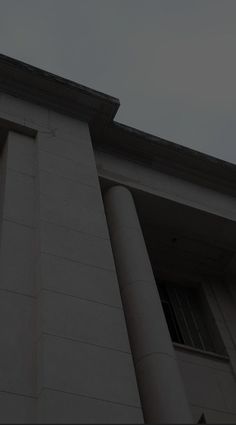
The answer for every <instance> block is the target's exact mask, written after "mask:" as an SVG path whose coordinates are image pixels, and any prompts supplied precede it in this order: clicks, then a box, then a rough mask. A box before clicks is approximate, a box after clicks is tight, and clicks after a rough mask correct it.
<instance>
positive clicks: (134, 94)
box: [0, 0, 236, 163]
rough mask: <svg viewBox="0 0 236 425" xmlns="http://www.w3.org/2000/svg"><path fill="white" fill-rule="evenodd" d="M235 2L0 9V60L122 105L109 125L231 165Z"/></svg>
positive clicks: (27, 4) (57, 3) (94, 2)
mask: <svg viewBox="0 0 236 425" xmlns="http://www.w3.org/2000/svg"><path fill="white" fill-rule="evenodd" d="M235 46H236V0H221V1H219V0H119V1H118V0H41V1H38V0H0V52H1V53H3V54H6V55H9V56H12V57H14V58H16V59H19V60H22V61H24V62H27V63H30V64H32V65H35V66H37V67H39V68H43V69H45V70H47V71H50V72H53V73H55V74H58V75H61V76H63V77H66V78H69V79H71V80H73V81H76V82H78V83H81V84H84V85H87V86H89V87H92V88H94V89H96V90H100V91H102V92H104V93H107V94H110V95H112V96H116V97H118V98H119V99H120V101H121V106H120V110H119V112H118V114H117V116H116V118H115V120H116V121H119V122H122V123H124V124H127V125H130V126H133V127H135V128H138V129H140V130H143V131H146V132H148V133H152V134H155V135H158V136H160V137H164V138H167V139H169V140H171V141H173V142H176V143H180V144H182V145H185V146H188V147H191V148H193V149H197V150H200V151H202V152H205V153H208V154H211V155H213V156H217V157H220V158H222V159H225V160H226V161H230V162H234V163H236V120H235V111H236V84H235V80H236V54H235V50H236V48H235Z"/></svg>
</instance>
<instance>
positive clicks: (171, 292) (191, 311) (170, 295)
mask: <svg viewBox="0 0 236 425" xmlns="http://www.w3.org/2000/svg"><path fill="white" fill-rule="evenodd" d="M158 289H159V293H160V297H161V301H162V306H163V310H164V313H165V317H166V321H167V325H168V328H169V332H170V335H171V338H172V341H173V342H176V343H179V344H183V345H188V346H191V347H194V348H198V349H200V350H204V351H211V352H215V353H218V354H225V349H224V346H223V343H222V341H221V339H220V336H219V333H218V331H217V329H216V325H215V324H214V320H213V317H212V316H211V313H210V309H209V307H208V308H207V305H206V303H204V302H203V299H202V296H201V293H200V291H199V290H198V289H197V288H192V287H186V286H182V285H179V286H174V285H172V284H168V283H163V284H160V285H158Z"/></svg>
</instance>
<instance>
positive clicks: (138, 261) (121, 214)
mask: <svg viewBox="0 0 236 425" xmlns="http://www.w3.org/2000/svg"><path fill="white" fill-rule="evenodd" d="M105 206H106V214H107V220H108V226H109V230H110V237H111V243H112V248H113V253H114V258H115V263H116V269H117V275H118V280H119V284H120V290H121V295H122V301H123V305H124V311H125V315H126V321H127V327H128V333H129V337H130V343H131V348H132V353H133V357H134V363H135V369H136V375H137V381H138V386H139V391H140V397H141V401H142V406H143V411H144V417H145V421H146V422H148V423H149V422H151V423H159V422H161V423H192V417H191V413H190V409H189V405H188V402H187V399H186V395H185V390H184V386H183V382H182V378H181V376H180V372H179V368H178V363H177V360H176V357H175V352H174V349H173V345H172V342H171V339H170V335H169V331H168V327H167V324H166V320H165V316H164V313H163V309H162V305H161V301H160V297H159V294H158V290H157V286H156V282H155V278H154V275H153V272H152V267H151V264H150V260H149V256H148V253H147V249H146V246H145V241H144V238H143V234H142V230H141V227H140V224H139V220H138V216H137V213H136V209H135V204H134V201H133V198H132V195H131V193H130V192H129V190H128V189H126V188H125V187H122V186H115V187H112V188H111V189H110V190H109V191H108V192H107V194H106V197H105Z"/></svg>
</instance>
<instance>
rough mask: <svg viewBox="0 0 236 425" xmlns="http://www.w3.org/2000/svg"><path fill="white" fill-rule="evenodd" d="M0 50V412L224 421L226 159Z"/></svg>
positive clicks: (31, 417)
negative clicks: (129, 119)
mask: <svg viewBox="0 0 236 425" xmlns="http://www.w3.org/2000/svg"><path fill="white" fill-rule="evenodd" d="M118 107H119V101H118V100H117V99H115V98H113V97H110V96H107V95H104V94H102V93H99V92H96V91H94V90H91V89H89V88H87V87H84V86H81V85H79V84H76V83H73V82H71V81H68V80H65V79H63V78H60V77H58V76H55V75H52V74H50V73H47V72H44V71H42V70H39V69H37V68H34V67H32V66H29V65H27V64H24V63H22V62H20V61H16V60H14V59H11V58H9V57H6V56H4V55H0V144H1V160H0V175H1V180H0V211H1V227H0V237H1V239H0V243H1V245H0V249H1V251H0V290H1V291H0V294H1V297H0V303H1V308H0V317H1V321H0V323H1V325H0V342H1V345H0V346H1V349H0V382H1V393H0V422H2V423H6V422H8V423H9V422H11V423H12V422H15V423H28V422H34V423H37V422H38V423H60V422H68V423H100V422H103V423H204V422H206V423H222V422H224V423H235V422H236V279H235V276H236V199H235V198H236V166H235V165H233V164H230V163H227V162H225V161H222V160H219V159H216V158H213V157H210V156H208V155H204V154H202V153H199V152H196V151H193V150H191V149H188V148H185V147H182V146H180V145H177V144H175V143H172V142H169V141H166V140H163V139H160V138H158V137H154V136H151V135H149V134H146V133H143V132H141V131H138V130H136V129H133V128H130V127H127V126H125V125H122V124H119V123H117V122H115V121H114V117H115V114H116V112H117V109H118Z"/></svg>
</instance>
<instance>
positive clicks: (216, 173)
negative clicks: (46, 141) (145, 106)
mask: <svg viewBox="0 0 236 425" xmlns="http://www.w3.org/2000/svg"><path fill="white" fill-rule="evenodd" d="M0 91H3V92H5V93H9V94H11V95H13V96H17V97H19V98H22V99H25V100H28V101H31V102H34V103H36V104H39V105H41V106H44V107H47V108H51V109H54V110H56V111H58V112H62V113H65V114H67V115H69V116H72V117H76V118H78V119H81V120H85V121H86V122H88V124H89V126H90V131H91V136H92V141H93V145H94V148H95V149H98V150H103V151H106V152H110V153H112V154H113V155H117V156H119V157H122V158H125V159H129V160H131V161H135V162H138V163H141V164H145V165H146V166H148V167H150V168H154V169H158V170H160V171H163V172H165V173H169V174H173V175H176V176H178V177H180V178H184V179H186V180H189V181H193V182H196V183H198V184H201V185H203V186H207V187H211V188H213V189H215V190H217V191H223V192H226V193H230V194H231V195H233V196H235V194H236V165H234V164H231V163H228V162H226V161H223V160H220V159H217V158H214V157H212V156H210V155H206V154H203V153H200V152H198V151H195V150H193V149H189V148H186V147H184V146H181V145H179V144H176V143H173V142H170V141H168V140H165V139H163V138H160V137H157V136H154V135H151V134H148V133H145V132H142V131H140V130H137V129H135V128H132V127H128V126H126V125H123V124H120V123H117V122H115V121H114V117H115V115H116V112H117V110H118V108H119V105H120V102H119V100H118V99H117V98H114V97H112V96H108V95H106V94H104V93H101V92H98V91H96V90H93V89H90V88H88V87H85V86H83V85H81V84H78V83H75V82H73V81H70V80H68V79H65V78H62V77H59V76H57V75H54V74H52V73H50V72H47V71H43V70H42V69H39V68H36V67H34V66H31V65H28V64H26V63H24V62H21V61H19V60H16V59H12V58H10V57H8V56H5V55H1V54H0Z"/></svg>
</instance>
